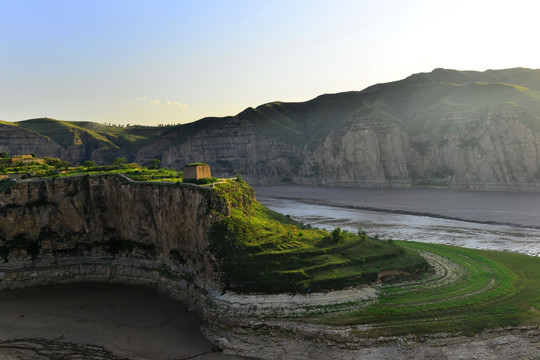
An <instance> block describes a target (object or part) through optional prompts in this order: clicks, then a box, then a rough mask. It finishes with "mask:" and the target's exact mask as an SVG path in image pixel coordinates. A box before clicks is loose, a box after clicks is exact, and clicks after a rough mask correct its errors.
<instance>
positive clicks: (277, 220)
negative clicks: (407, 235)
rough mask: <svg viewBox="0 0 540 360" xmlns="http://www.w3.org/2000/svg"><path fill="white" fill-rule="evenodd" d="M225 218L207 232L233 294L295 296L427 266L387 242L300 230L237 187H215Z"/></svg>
mask: <svg viewBox="0 0 540 360" xmlns="http://www.w3.org/2000/svg"><path fill="white" fill-rule="evenodd" d="M215 189H216V192H217V193H218V195H219V196H221V197H223V198H224V199H225V200H227V201H228V202H229V203H230V204H231V208H232V214H231V216H230V217H228V218H225V219H223V221H221V222H219V223H217V224H215V225H214V227H213V228H212V230H211V232H210V241H211V247H212V250H213V251H214V252H215V253H216V254H217V255H218V256H219V257H220V258H221V260H222V271H223V273H224V275H223V280H224V282H225V284H226V286H227V287H228V288H229V289H231V290H235V291H239V292H265V293H278V292H300V293H306V292H308V291H317V290H325V289H340V288H344V287H347V286H353V285H359V284H363V283H371V282H374V281H376V280H377V277H378V273H379V271H381V270H387V269H400V270H406V271H409V272H410V273H413V274H414V273H416V272H417V271H419V270H422V269H425V268H426V266H427V262H426V260H425V259H424V258H422V257H421V256H419V255H418V253H416V252H415V251H412V250H410V249H407V248H405V247H403V246H399V245H398V244H396V243H394V242H393V241H382V240H377V239H374V238H371V237H369V236H367V235H366V234H364V233H361V232H360V234H351V233H346V232H341V231H340V230H339V229H336V230H334V231H333V232H332V233H328V232H326V231H324V230H315V229H310V228H306V227H304V226H302V225H301V224H299V223H296V222H294V221H292V220H290V219H289V218H287V217H286V216H283V215H281V214H278V213H276V212H273V211H271V210H269V209H267V208H265V207H264V206H262V205H261V204H260V203H258V202H257V201H256V200H255V198H254V194H253V190H252V189H251V188H250V187H249V186H248V185H247V184H246V183H245V182H243V181H230V182H225V183H220V184H218V185H216V187H215Z"/></svg>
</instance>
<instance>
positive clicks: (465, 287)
mask: <svg viewBox="0 0 540 360" xmlns="http://www.w3.org/2000/svg"><path fill="white" fill-rule="evenodd" d="M399 244H400V246H403V247H405V248H408V249H416V250H419V251H423V252H428V253H433V254H436V255H438V256H440V257H441V258H442V259H443V260H442V261H441V260H439V262H440V264H441V270H440V271H439V272H438V273H436V274H434V275H431V276H426V277H425V278H424V279H421V280H419V281H413V282H408V283H401V284H387V285H383V286H381V287H380V289H379V296H378V299H377V301H375V302H371V303H369V304H361V303H358V304H346V305H344V306H345V307H346V308H347V310H346V311H344V309H343V308H340V306H330V307H321V308H320V311H319V314H316V315H314V316H312V317H311V318H310V319H309V321H314V319H317V320H316V322H318V323H319V322H323V323H327V324H332V325H356V326H358V325H360V326H358V327H357V329H359V330H357V331H356V332H357V333H358V335H359V336H380V335H404V334H411V333H413V334H414V333H416V334H426V333H428V334H429V333H441V332H452V333H456V332H461V333H464V334H467V335H472V334H475V333H477V332H479V331H481V330H484V329H490V328H501V327H506V326H522V325H533V326H534V325H538V324H539V323H540V279H539V278H538V273H539V272H540V258H538V257H531V256H526V255H522V254H515V253H505V252H497V251H487V250H473V249H464V248H458V247H452V246H446V245H436V244H425V243H414V242H399ZM342 307H343V306H342ZM360 329H362V330H360Z"/></svg>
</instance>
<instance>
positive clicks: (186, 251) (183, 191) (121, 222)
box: [0, 175, 230, 304]
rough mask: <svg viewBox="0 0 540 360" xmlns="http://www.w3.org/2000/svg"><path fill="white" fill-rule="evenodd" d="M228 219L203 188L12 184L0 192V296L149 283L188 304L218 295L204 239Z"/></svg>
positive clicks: (106, 182) (81, 181) (85, 181)
mask: <svg viewBox="0 0 540 360" xmlns="http://www.w3.org/2000/svg"><path fill="white" fill-rule="evenodd" d="M228 211H230V209H229V208H228V205H227V203H226V202H224V201H223V200H221V199H220V198H219V197H218V196H217V195H216V194H215V192H214V191H212V190H211V189H204V188H199V187H195V186H185V185H173V184H166V183H135V182H132V181H130V180H128V179H127V178H124V177H122V176H119V175H118V176H117V175H108V176H79V177H66V178H56V179H43V180H30V181H20V182H16V183H14V184H13V185H11V186H10V187H8V188H6V189H5V190H3V191H2V192H0V289H1V288H11V287H23V286H35V285H44V284H53V283H65V282H78V281H88V280H95V281H122V282H135V283H151V284H154V285H156V284H157V285H159V284H161V286H162V287H163V288H164V289H165V290H166V291H167V292H184V293H185V294H183V295H182V294H181V296H177V297H180V298H181V299H183V300H185V301H187V302H188V303H190V304H193V303H197V301H202V300H201V299H200V298H199V297H200V296H201V294H202V295H204V293H205V292H206V291H208V290H210V289H219V288H220V286H221V282H220V275H219V273H218V270H217V265H218V264H217V262H216V260H215V259H214V257H213V256H212V255H211V254H210V252H208V251H207V250H206V249H207V246H208V237H207V230H208V229H209V228H210V227H211V226H212V224H213V223H214V222H215V221H218V220H219V219H220V217H221V216H222V215H226V214H227V213H228ZM202 289H204V290H202ZM188 293H191V295H189V296H192V297H193V296H194V297H195V298H190V299H185V298H183V296H184V295H186V294H188ZM186 296H187V295H186Z"/></svg>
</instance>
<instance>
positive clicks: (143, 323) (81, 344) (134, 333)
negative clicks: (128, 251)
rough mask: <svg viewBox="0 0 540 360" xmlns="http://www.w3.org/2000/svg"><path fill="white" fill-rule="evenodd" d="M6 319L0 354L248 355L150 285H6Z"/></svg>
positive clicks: (35, 357) (1, 314) (1, 299)
mask: <svg viewBox="0 0 540 360" xmlns="http://www.w3.org/2000/svg"><path fill="white" fill-rule="evenodd" d="M0 319H1V320H0V359H9V360H15V359H24V360H28V359H31V360H49V359H59V358H65V359H73V358H77V359H125V358H128V359H132V360H138V359H152V360H154V359H155V360H160V359H163V360H164V359H187V358H189V359H197V360H238V359H242V358H240V357H236V356H231V355H225V354H222V353H220V352H216V351H217V349H216V347H215V346H213V345H212V344H211V343H210V342H209V341H208V340H206V339H205V338H204V337H203V336H202V334H201V333H200V331H199V329H200V327H201V325H202V321H201V319H200V317H199V316H198V315H197V314H196V313H194V312H190V311H188V309H187V308H186V307H185V306H184V305H182V304H181V303H179V302H178V301H175V300H173V299H171V298H169V297H167V296H166V295H163V294H160V293H158V292H157V291H156V290H154V289H152V288H148V287H144V286H128V285H119V284H74V285H60V286H46V287H35V288H28V289H19V290H9V291H6V290H5V291H2V292H0ZM59 354H62V356H64V357H59ZM244 359H245V358H244Z"/></svg>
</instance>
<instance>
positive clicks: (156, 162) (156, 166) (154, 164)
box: [150, 159, 161, 169]
mask: <svg viewBox="0 0 540 360" xmlns="http://www.w3.org/2000/svg"><path fill="white" fill-rule="evenodd" d="M159 164H161V160H159V159H152V160H150V168H151V169H159Z"/></svg>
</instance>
